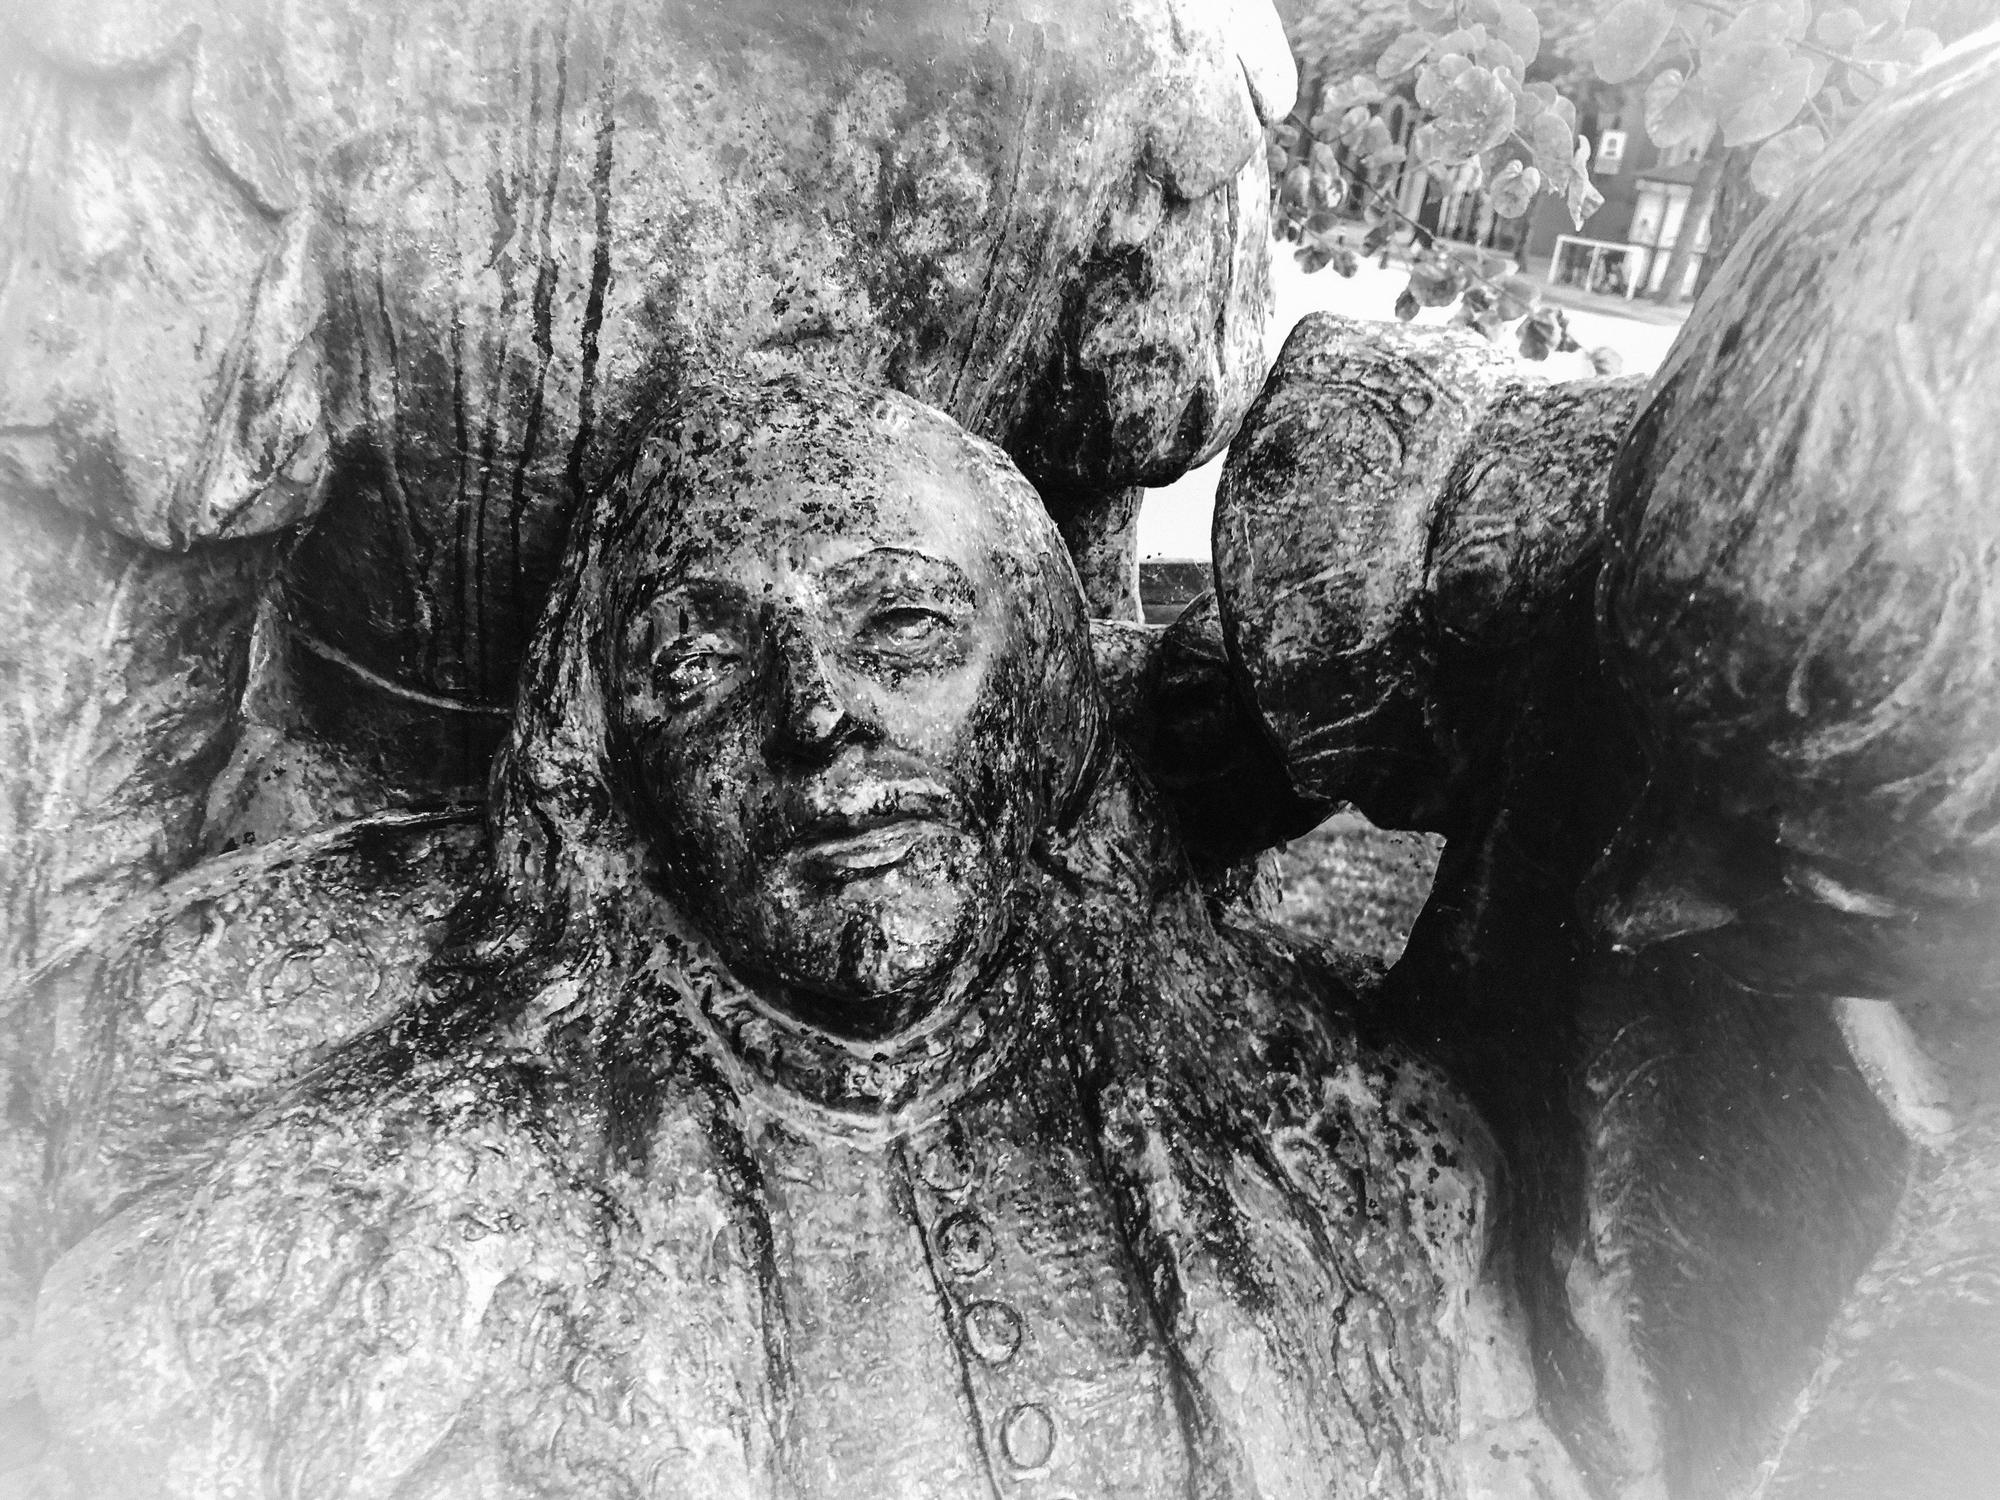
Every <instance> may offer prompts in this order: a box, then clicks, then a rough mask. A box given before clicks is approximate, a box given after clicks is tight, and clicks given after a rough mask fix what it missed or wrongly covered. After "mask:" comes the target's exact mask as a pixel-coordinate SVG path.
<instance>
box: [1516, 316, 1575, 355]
mask: <svg viewBox="0 0 2000 1500" xmlns="http://www.w3.org/2000/svg"><path fill="white" fill-rule="evenodd" d="M1568 332H1569V320H1568V319H1567V318H1565V317H1564V316H1563V315H1562V309H1561V308H1558V307H1538V308H1536V309H1535V310H1534V311H1533V312H1531V313H1529V314H1528V316H1527V317H1525V318H1523V319H1522V320H1521V332H1520V334H1519V338H1520V341H1521V353H1522V355H1523V357H1525V358H1527V359H1538V360H1539V359H1547V358H1548V357H1549V355H1550V353H1552V352H1553V351H1554V349H1555V347H1556V345H1557V344H1559V343H1560V342H1561V341H1562V338H1563V335H1564V334H1566V333H1568Z"/></svg>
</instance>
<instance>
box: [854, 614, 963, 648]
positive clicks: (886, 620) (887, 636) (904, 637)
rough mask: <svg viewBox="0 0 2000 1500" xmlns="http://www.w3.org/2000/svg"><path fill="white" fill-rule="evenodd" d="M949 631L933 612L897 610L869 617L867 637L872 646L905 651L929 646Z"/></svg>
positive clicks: (946, 622) (949, 622)
mask: <svg viewBox="0 0 2000 1500" xmlns="http://www.w3.org/2000/svg"><path fill="white" fill-rule="evenodd" d="M950 628H951V621H949V620H947V619H946V618H945V617H944V616H943V615H941V614H938V613H937V612H936V611H935V610H929V609H914V608H909V607H898V608H895V609H879V610H877V611H876V612H875V613H874V614H872V615H870V616H869V617H868V628H867V635H868V639H869V641H870V642H871V643H872V644H875V645H880V646H887V647H890V648H891V649H908V648H909V647H912V646H924V645H928V644H930V642H932V641H934V640H936V639H937V638H938V637H940V636H942V635H943V634H944V633H945V632H946V631H947V630H949V629H950Z"/></svg>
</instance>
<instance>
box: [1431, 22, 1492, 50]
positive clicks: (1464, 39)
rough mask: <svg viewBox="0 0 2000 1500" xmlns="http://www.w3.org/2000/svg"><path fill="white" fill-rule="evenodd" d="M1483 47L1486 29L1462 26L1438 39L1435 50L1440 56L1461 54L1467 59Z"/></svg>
mask: <svg viewBox="0 0 2000 1500" xmlns="http://www.w3.org/2000/svg"><path fill="white" fill-rule="evenodd" d="M1485 45H1486V28H1485V27H1484V26H1462V27H1460V28H1459V29H1458V30H1457V31H1452V32H1447V33H1446V34H1445V35H1444V36H1441V37H1439V38H1438V44H1437V50H1438V52H1439V53H1440V54H1442V53H1446V52H1462V53H1464V54H1465V55H1466V56H1467V57H1470V56H1471V55H1472V54H1473V53H1475V52H1477V51H1478V50H1479V49H1480V48H1481V47H1484V46H1485Z"/></svg>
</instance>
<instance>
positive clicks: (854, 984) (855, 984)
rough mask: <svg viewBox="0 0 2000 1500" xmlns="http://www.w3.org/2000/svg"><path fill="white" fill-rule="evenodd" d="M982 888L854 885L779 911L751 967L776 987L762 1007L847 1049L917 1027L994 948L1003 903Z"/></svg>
mask: <svg viewBox="0 0 2000 1500" xmlns="http://www.w3.org/2000/svg"><path fill="white" fill-rule="evenodd" d="M986 884H987V883H986V882H984V881H980V880H978V879H976V878H975V879H973V880H970V881H949V882H940V883H937V884H928V883H915V882H912V883H903V884H899V885H897V886H894V887H890V888H886V889H875V890H870V889H865V888H863V887H862V886H861V885H859V884H856V885H850V886H848V887H847V888H846V889H844V890H843V891H841V892H840V893H839V894H838V895H831V896H826V897H823V898H822V899H820V900H817V901H811V902H799V903H797V904H791V903H786V904H785V905H783V906H779V907H778V909H777V912H776V913H774V915H777V914H778V913H782V915H781V916H779V920H778V921H776V922H774V923H773V924H771V927H770V928H767V929H766V933H767V943H766V945H765V946H764V950H763V952H762V953H760V954H757V955H756V957H757V958H758V959H760V960H761V962H758V963H756V964H755V967H757V968H760V969H762V970H763V972H764V973H765V974H766V975H768V976H769V977H770V978H772V979H775V980H777V981H778V983H777V985H776V986H775V987H774V990H767V991H766V995H767V999H768V1001H769V1003H770V1004H772V1005H773V1006H774V1007H776V1008H777V1009H779V1010H782V1011H784V1012H785V1013H787V1014H789V1015H791V1016H793V1017H794V1018H795V1019H797V1020H799V1021H801V1022H803V1023H805V1024H807V1025H810V1026H813V1027H816V1028H818V1029H819V1030H822V1031H825V1032H828V1033H830V1034H832V1035H834V1036H838V1037H841V1038H843V1039H845V1040H849V1041H862V1042H881V1041H886V1040H888V1039H890V1038H892V1037H894V1036H896V1035H897V1034H898V1033H900V1032H904V1031H908V1030H909V1029H910V1028H912V1027H914V1026H918V1025H921V1024H922V1022H923V1021H924V1019H925V1018H926V1017H928V1016H929V1015H931V1014H932V1013H933V1012H935V1011H936V1010H937V1009H938V1008H939V1007H940V1006H942V1005H944V1004H945V1003H947V1002H948V1000H949V999H950V998H951V997H952V996H953V995H954V994H956V993H958V992H959V991H960V990H961V989H962V988H963V986H964V985H965V984H966V983H967V982H969V980H970V978H971V975H972V972H973V971H975V970H977V969H978V968H979V967H980V960H981V959H982V958H983V957H984V955H985V954H986V953H987V952H988V951H989V950H990V949H991V948H992V946H993V945H994V943H995V942H997V941H998V938H999V928H1000V923H999V922H998V921H997V920H996V919H997V917H998V915H999V912H1000V910H1001V909H1002V908H1003V906H1004V904H1005V903H1004V902H1003V901H1001V900H999V899H997V897H996V896H995V894H994V893H992V892H990V891H988V890H986V889H985V886H986ZM773 929H775V930H773Z"/></svg>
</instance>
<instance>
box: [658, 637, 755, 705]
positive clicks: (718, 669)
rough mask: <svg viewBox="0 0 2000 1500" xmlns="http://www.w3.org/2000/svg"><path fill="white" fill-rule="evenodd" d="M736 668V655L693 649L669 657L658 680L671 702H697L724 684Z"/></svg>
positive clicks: (698, 648) (716, 650) (701, 647)
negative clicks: (675, 699)
mask: <svg viewBox="0 0 2000 1500" xmlns="http://www.w3.org/2000/svg"><path fill="white" fill-rule="evenodd" d="M735 664H736V655H735V653H734V652H731V651H724V650H719V649H716V648H714V647H707V646H692V647H687V648H684V649H682V650H679V651H675V652H673V653H672V654H671V655H669V656H667V657H665V658H664V659H663V660H662V661H661V662H660V665H659V668H658V672H657V674H656V677H655V680H656V681H657V682H658V684H659V686H660V690H661V691H662V692H664V693H665V694H666V695H667V696H668V697H670V698H677V699H688V698H694V697H698V696H699V695H700V694H702V693H705V692H707V691H708V690H709V689H710V688H712V687H714V686H716V684H718V683H720V682H721V681H722V680H723V679H724V678H725V677H727V676H728V675H729V673H730V670H731V669H732V668H733V667H734V666H735Z"/></svg>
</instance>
